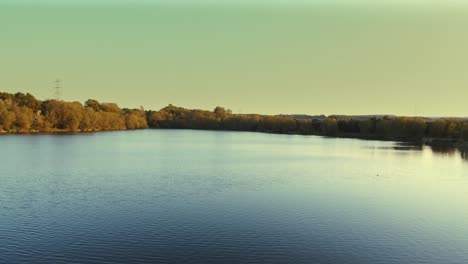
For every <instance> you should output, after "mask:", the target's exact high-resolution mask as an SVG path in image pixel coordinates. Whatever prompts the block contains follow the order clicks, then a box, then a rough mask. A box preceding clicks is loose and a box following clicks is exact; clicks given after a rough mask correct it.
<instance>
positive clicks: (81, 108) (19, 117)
mask: <svg viewBox="0 0 468 264" xmlns="http://www.w3.org/2000/svg"><path fill="white" fill-rule="evenodd" d="M147 127H148V124H147V122H146V115H145V111H144V110H143V109H126V108H124V109H121V108H119V107H118V106H117V105H116V104H113V103H99V102H98V101H96V100H93V99H89V100H87V101H86V102H85V103H84V105H83V104H81V103H80V102H65V101H62V100H45V101H41V100H38V99H36V98H35V97H34V96H33V95H31V94H29V93H28V94H23V93H16V94H9V93H0V131H2V132H9V133H16V132H61V131H68V132H79V131H81V132H85V131H100V130H121V129H138V128H147Z"/></svg>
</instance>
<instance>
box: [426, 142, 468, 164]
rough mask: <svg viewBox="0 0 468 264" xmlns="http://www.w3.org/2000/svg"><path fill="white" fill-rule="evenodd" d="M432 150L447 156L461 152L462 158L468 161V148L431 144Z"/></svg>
mask: <svg viewBox="0 0 468 264" xmlns="http://www.w3.org/2000/svg"><path fill="white" fill-rule="evenodd" d="M431 150H432V152H433V153H434V154H439V155H447V156H453V155H458V153H460V156H461V158H462V159H464V160H466V161H468V150H466V149H458V148H454V147H450V146H441V145H434V146H431Z"/></svg>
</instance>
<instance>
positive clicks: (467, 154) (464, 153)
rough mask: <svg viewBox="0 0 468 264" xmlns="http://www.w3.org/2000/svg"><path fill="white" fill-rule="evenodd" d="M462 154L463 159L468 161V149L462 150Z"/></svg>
mask: <svg viewBox="0 0 468 264" xmlns="http://www.w3.org/2000/svg"><path fill="white" fill-rule="evenodd" d="M460 155H461V157H462V159H464V160H466V161H468V150H466V149H462V150H460Z"/></svg>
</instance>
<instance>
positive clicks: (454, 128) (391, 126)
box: [146, 105, 468, 141]
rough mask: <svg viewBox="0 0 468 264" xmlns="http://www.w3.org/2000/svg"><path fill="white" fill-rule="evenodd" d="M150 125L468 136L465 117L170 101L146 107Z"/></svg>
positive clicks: (413, 137)
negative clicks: (205, 106)
mask: <svg viewBox="0 0 468 264" xmlns="http://www.w3.org/2000/svg"><path fill="white" fill-rule="evenodd" d="M146 114H147V120H148V125H149V126H150V127H151V128H185V129H210V130H233V131H252V132H268V133H280V134H301V135H324V136H333V137H356V138H367V139H384V140H404V141H421V140H422V139H423V138H439V139H450V140H468V122H467V121H466V120H463V119H453V118H448V119H443V118H441V119H435V120H433V119H426V118H420V117H388V116H383V117H370V118H367V119H362V118H354V117H337V116H328V117H325V118H321V119H302V118H294V117H291V116H284V115H281V116H272V115H256V114H248V115H247V114H233V113H232V112H231V111H230V110H227V109H225V108H223V107H219V106H218V107H216V108H215V109H214V110H213V111H204V110H192V109H186V108H182V107H176V106H173V105H169V106H167V107H165V108H163V109H161V110H159V111H147V112H146Z"/></svg>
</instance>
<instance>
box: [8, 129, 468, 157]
mask: <svg viewBox="0 0 468 264" xmlns="http://www.w3.org/2000/svg"><path fill="white" fill-rule="evenodd" d="M135 130H197V131H221V132H222V131H226V132H252V133H266V134H277V135H299V136H320V137H325V138H348V139H359V140H366V141H387V142H390V141H391V142H396V143H407V144H411V145H417V146H424V145H426V146H430V147H435V148H437V147H441V148H453V149H459V150H461V151H468V142H466V141H461V140H457V139H447V138H429V137H423V138H419V139H409V138H382V137H377V136H363V135H354V134H340V135H334V136H333V135H324V134H301V133H291V132H290V133H275V132H269V131H248V130H226V129H222V130H220V129H193V128H143V129H113V130H66V129H55V130H53V131H47V132H45V131H37V130H36V131H34V130H31V131H16V132H7V131H0V136H2V135H24V136H28V135H80V134H94V133H103V132H117V131H135Z"/></svg>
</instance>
